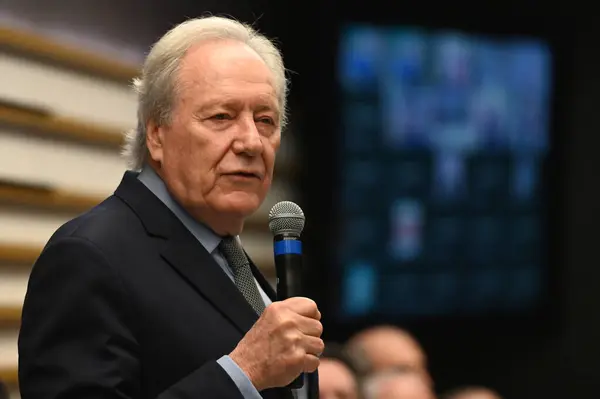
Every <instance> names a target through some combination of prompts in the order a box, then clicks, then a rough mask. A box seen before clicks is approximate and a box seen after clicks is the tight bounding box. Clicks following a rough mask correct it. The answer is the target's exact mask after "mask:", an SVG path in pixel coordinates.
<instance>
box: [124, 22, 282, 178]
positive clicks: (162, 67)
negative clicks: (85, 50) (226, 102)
mask: <svg viewBox="0 0 600 399" xmlns="http://www.w3.org/2000/svg"><path fill="white" fill-rule="evenodd" d="M219 39H221V40H222V39H225V40H227V39H229V40H235V41H239V42H241V43H244V44H246V45H247V46H248V47H250V48H251V49H252V50H254V51H255V52H256V53H257V54H258V55H259V56H260V57H261V58H262V59H263V61H264V62H265V64H266V65H267V67H268V68H269V69H270V70H271V72H272V73H273V77H274V86H275V87H274V89H275V92H276V94H277V99H278V101H279V107H280V109H281V113H280V115H281V117H280V126H281V129H282V130H283V129H284V128H285V124H286V122H287V113H286V101H287V79H286V76H285V68H284V65H283V58H282V56H281V53H280V52H279V50H278V49H277V47H276V46H275V44H274V43H273V42H271V41H270V40H269V39H268V38H267V37H265V36H263V35H262V34H260V33H259V32H258V31H256V30H255V29H254V28H252V27H251V26H249V25H246V24H243V23H241V22H238V21H236V20H233V19H229V18H223V17H215V16H210V17H202V18H195V19H190V20H187V21H185V22H183V23H181V24H179V25H177V26H175V27H174V28H172V29H171V30H170V31H168V32H167V33H166V34H165V35H164V36H163V37H162V38H161V39H160V40H159V41H158V42H156V43H155V44H154V46H152V49H151V51H150V53H149V54H148V56H147V57H146V60H145V62H144V66H143V69H142V75H141V77H139V78H136V79H134V81H133V88H134V90H135V91H136V93H137V95H138V113H137V127H136V128H135V129H132V130H130V131H129V132H127V134H126V136H125V144H124V147H123V151H122V154H123V156H124V157H125V158H126V160H127V163H128V166H129V168H130V169H132V170H140V169H141V168H142V167H143V165H144V162H146V159H147V157H148V149H147V147H146V124H147V123H148V122H149V121H151V120H152V121H154V122H156V123H157V124H161V125H165V124H169V123H170V120H171V111H172V108H173V103H174V101H175V98H176V94H177V76H178V72H179V66H180V64H181V60H182V59H183V57H184V56H185V54H186V53H187V51H188V50H189V49H190V48H191V47H192V46H194V45H196V44H198V43H200V42H203V41H210V40H219Z"/></svg>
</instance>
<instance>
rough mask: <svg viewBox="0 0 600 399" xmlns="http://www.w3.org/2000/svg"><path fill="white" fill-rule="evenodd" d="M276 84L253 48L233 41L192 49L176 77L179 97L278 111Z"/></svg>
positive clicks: (183, 60)
mask: <svg viewBox="0 0 600 399" xmlns="http://www.w3.org/2000/svg"><path fill="white" fill-rule="evenodd" d="M276 83H277V82H276V77H275V76H274V73H273V71H272V70H271V69H270V68H269V66H268V65H267V64H266V63H265V61H264V60H263V59H262V58H261V57H260V56H259V55H258V54H257V53H256V52H255V51H254V50H253V49H252V48H250V47H249V46H247V45H246V44H244V43H241V42H236V41H232V40H212V41H207V42H203V43H199V44H196V45H194V46H192V47H191V48H190V49H189V50H188V52H187V53H186V54H185V56H184V57H183V59H182V60H181V64H180V67H179V71H178V77H177V85H178V92H179V93H180V94H182V93H184V92H186V91H187V92H188V94H190V95H192V96H194V97H197V96H199V95H202V97H206V98H207V100H208V101H215V100H216V99H218V98H223V99H225V100H226V101H233V100H235V99H236V98H237V99H238V100H243V99H246V100H252V101H257V102H262V103H269V104H272V106H273V107H275V108H277V109H279V108H280V105H281V104H280V96H279V94H280V93H279V92H278V87H277V84H276ZM250 97H252V98H250Z"/></svg>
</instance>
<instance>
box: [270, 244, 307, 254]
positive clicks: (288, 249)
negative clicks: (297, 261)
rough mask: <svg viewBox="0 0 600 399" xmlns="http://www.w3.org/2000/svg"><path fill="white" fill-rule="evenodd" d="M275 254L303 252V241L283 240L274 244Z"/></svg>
mask: <svg viewBox="0 0 600 399" xmlns="http://www.w3.org/2000/svg"><path fill="white" fill-rule="evenodd" d="M273 250H274V251H275V256H277V255H287V254H298V255H301V254H302V241H300V240H281V241H276V242H275V244H274V245H273Z"/></svg>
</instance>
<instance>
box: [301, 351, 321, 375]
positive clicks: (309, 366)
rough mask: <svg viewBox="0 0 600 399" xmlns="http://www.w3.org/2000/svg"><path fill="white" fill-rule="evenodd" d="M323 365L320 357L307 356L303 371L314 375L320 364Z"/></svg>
mask: <svg viewBox="0 0 600 399" xmlns="http://www.w3.org/2000/svg"><path fill="white" fill-rule="evenodd" d="M320 363H321V361H320V360H319V358H318V357H316V356H314V355H308V354H307V355H305V356H304V368H303V371H304V372H305V373H312V372H313V371H315V370H316V369H317V368H318V367H319V364H320Z"/></svg>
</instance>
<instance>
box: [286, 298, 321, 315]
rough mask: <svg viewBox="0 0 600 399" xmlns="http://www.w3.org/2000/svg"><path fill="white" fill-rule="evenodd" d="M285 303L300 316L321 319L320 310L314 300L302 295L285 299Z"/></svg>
mask: <svg viewBox="0 0 600 399" xmlns="http://www.w3.org/2000/svg"><path fill="white" fill-rule="evenodd" d="M284 302H285V304H286V305H287V306H288V308H289V309H290V310H291V311H293V312H294V313H297V314H299V315H301V316H305V317H310V318H311V319H315V320H321V312H319V308H318V307H317V304H316V303H315V301H313V300H312V299H309V298H304V297H293V298H289V299H286V300H285V301H284Z"/></svg>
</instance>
